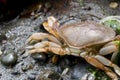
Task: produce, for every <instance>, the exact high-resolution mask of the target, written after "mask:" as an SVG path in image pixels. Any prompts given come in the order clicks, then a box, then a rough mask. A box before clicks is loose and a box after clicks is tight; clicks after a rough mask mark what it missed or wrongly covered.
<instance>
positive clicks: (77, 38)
mask: <svg viewBox="0 0 120 80" xmlns="http://www.w3.org/2000/svg"><path fill="white" fill-rule="evenodd" d="M56 29H57V32H58V34H59V36H60V37H61V38H62V39H63V40H64V41H65V43H67V45H69V47H72V48H77V49H81V48H84V47H87V46H92V45H97V44H102V43H105V42H108V41H111V40H113V39H114V37H115V31H114V30H113V29H112V28H110V27H106V26H104V25H102V24H98V23H96V22H92V21H89V22H76V23H73V24H68V25H63V26H61V27H59V28H56Z"/></svg>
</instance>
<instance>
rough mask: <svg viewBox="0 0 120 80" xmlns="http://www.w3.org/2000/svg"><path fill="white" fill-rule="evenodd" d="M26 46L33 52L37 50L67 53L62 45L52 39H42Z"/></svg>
mask: <svg viewBox="0 0 120 80" xmlns="http://www.w3.org/2000/svg"><path fill="white" fill-rule="evenodd" d="M26 48H27V49H28V51H27V53H31V54H32V53H36V52H39V53H40V52H45V53H48V52H52V53H55V54H58V55H65V51H64V50H63V49H62V48H61V46H60V45H58V44H56V43H54V42H50V41H42V42H40V43H37V44H35V45H34V46H28V47H26Z"/></svg>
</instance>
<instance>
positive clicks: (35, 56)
mask: <svg viewBox="0 0 120 80" xmlns="http://www.w3.org/2000/svg"><path fill="white" fill-rule="evenodd" d="M31 56H32V58H33V59H35V60H37V61H39V62H45V61H46V59H47V56H46V55H45V54H44V53H35V54H32V55H31Z"/></svg>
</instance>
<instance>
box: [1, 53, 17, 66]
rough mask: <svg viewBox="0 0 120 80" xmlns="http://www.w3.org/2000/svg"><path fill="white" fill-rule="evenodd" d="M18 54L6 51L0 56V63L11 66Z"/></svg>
mask: <svg viewBox="0 0 120 80" xmlns="http://www.w3.org/2000/svg"><path fill="white" fill-rule="evenodd" d="M17 60H18V56H17V55H16V54H15V53H8V54H5V55H2V56H1V63H2V64H3V65H5V66H13V65H15V64H16V62H17Z"/></svg>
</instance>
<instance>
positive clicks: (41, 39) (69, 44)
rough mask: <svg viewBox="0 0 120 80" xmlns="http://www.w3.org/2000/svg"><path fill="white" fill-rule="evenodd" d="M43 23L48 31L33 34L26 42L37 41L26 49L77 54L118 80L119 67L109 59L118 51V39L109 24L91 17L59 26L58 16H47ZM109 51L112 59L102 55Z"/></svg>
mask: <svg viewBox="0 0 120 80" xmlns="http://www.w3.org/2000/svg"><path fill="white" fill-rule="evenodd" d="M43 26H44V28H45V29H46V30H47V31H48V33H43V32H39V33H34V34H32V35H31V36H30V37H29V38H28V40H27V43H32V42H34V41H37V43H36V44H34V45H29V46H27V49H28V50H27V53H30V54H33V53H42V52H44V53H49V52H52V53H54V54H57V55H61V56H63V55H73V56H79V57H82V58H84V59H85V60H86V61H87V62H88V63H89V64H91V65H93V66H95V67H96V68H99V69H101V70H103V71H105V72H106V74H107V75H108V76H109V77H111V78H112V80H118V75H119V76H120V68H119V67H118V66H117V65H116V64H114V63H113V62H112V61H113V60H114V59H115V58H116V55H117V53H118V51H119V43H120V40H119V36H116V33H115V31H114V30H113V29H112V28H110V27H106V26H104V25H102V24H99V23H97V22H93V21H85V22H75V23H71V24H66V25H62V26H60V23H59V22H58V20H57V19H56V18H54V17H53V16H50V17H48V20H47V21H46V22H44V23H43ZM111 53H112V57H111V60H109V59H107V58H105V57H104V55H107V54H111ZM110 67H111V68H113V69H114V71H112V70H111V69H110ZM116 73H117V74H116Z"/></svg>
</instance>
